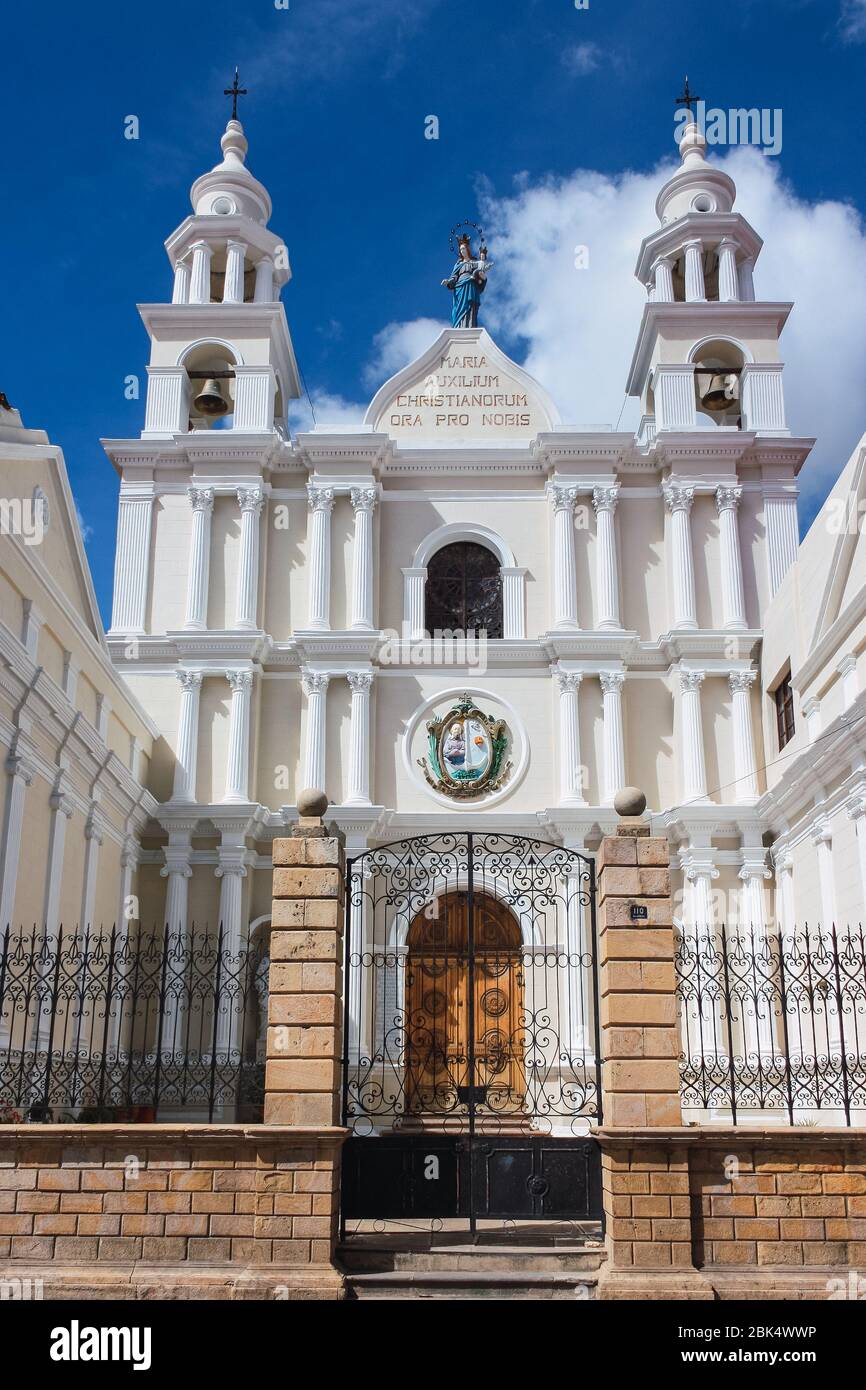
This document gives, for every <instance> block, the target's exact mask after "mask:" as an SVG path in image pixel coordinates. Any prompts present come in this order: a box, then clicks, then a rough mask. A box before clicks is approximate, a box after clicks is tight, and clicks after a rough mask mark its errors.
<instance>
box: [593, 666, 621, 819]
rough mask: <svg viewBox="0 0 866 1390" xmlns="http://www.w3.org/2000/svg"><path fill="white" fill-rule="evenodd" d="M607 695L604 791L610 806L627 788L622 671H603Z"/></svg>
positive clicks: (603, 797) (605, 694)
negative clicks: (622, 789) (619, 792)
mask: <svg viewBox="0 0 866 1390" xmlns="http://www.w3.org/2000/svg"><path fill="white" fill-rule="evenodd" d="M599 680H600V682H601V689H602V693H603V712H604V788H603V791H602V798H601V799H602V802H603V803H604V804H605V805H606V806H610V805H611V804H612V802H613V799H614V797H615V796H616V794H617V792H618V791H619V790H620V788H621V787H624V786H625V745H624V742H623V733H622V687H623V683H624V681H625V675H624V673H623V672H622V671H602V672H600V674H599Z"/></svg>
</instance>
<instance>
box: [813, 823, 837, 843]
mask: <svg viewBox="0 0 866 1390" xmlns="http://www.w3.org/2000/svg"><path fill="white" fill-rule="evenodd" d="M809 839H810V840H811V841H812V844H813V845H815V846H818V845H829V844H832V842H833V831H832V829H831V826H830V822H829V820H828V819H827V817H826V816H819V817H818V819H817V820H816V821H815V822H814V824H813V825H812V827H811V829H810V831H809Z"/></svg>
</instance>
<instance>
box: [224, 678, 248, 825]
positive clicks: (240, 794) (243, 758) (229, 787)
mask: <svg viewBox="0 0 866 1390" xmlns="http://www.w3.org/2000/svg"><path fill="white" fill-rule="evenodd" d="M226 680H227V681H228V683H229V685H230V686H231V691H232V704H231V712H230V714H229V750H228V757H227V759H226V789H225V795H224V796H223V801H249V799H250V789H249V775H250V772H249V768H250V705H251V703H252V689H253V673H252V671H249V670H246V669H243V670H238V671H226Z"/></svg>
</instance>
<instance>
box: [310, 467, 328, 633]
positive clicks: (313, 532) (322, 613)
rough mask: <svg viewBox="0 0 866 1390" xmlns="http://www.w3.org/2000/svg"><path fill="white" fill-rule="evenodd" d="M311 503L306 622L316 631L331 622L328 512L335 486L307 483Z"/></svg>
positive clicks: (325, 630)
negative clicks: (308, 594) (308, 613)
mask: <svg viewBox="0 0 866 1390" xmlns="http://www.w3.org/2000/svg"><path fill="white" fill-rule="evenodd" d="M307 498H308V501H309V507H310V530H309V543H308V546H307V550H308V560H307V574H308V575H309V580H308V582H309V586H310V617H309V625H310V627H311V628H312V629H313V630H314V631H316V632H328V631H329V630H330V626H331V513H332V511H333V510H334V500H335V497H334V489H333V488H332V487H319V486H317V485H316V484H315V483H308V484H307Z"/></svg>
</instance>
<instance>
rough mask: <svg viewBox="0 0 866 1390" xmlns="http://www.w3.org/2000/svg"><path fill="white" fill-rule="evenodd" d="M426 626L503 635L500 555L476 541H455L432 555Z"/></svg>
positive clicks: (426, 589)
mask: <svg viewBox="0 0 866 1390" xmlns="http://www.w3.org/2000/svg"><path fill="white" fill-rule="evenodd" d="M424 626H425V627H426V629H427V631H428V632H430V633H433V632H436V631H451V632H456V631H459V632H472V631H475V632H478V631H481V630H482V629H483V630H486V632H487V636H488V637H491V638H493V637H501V636H502V574H501V567H500V560H499V556H498V555H494V553H493V551H492V550H488V549H487V547H486V546H485V545H478V544H477V543H476V542H475V541H455V542H454V543H453V544H452V545H446V546H443V548H442V549H441V550H437V551H436V553H435V555H432V556H431V558H430V560H429V561H428V564H427V583H426V586H425V590H424Z"/></svg>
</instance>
